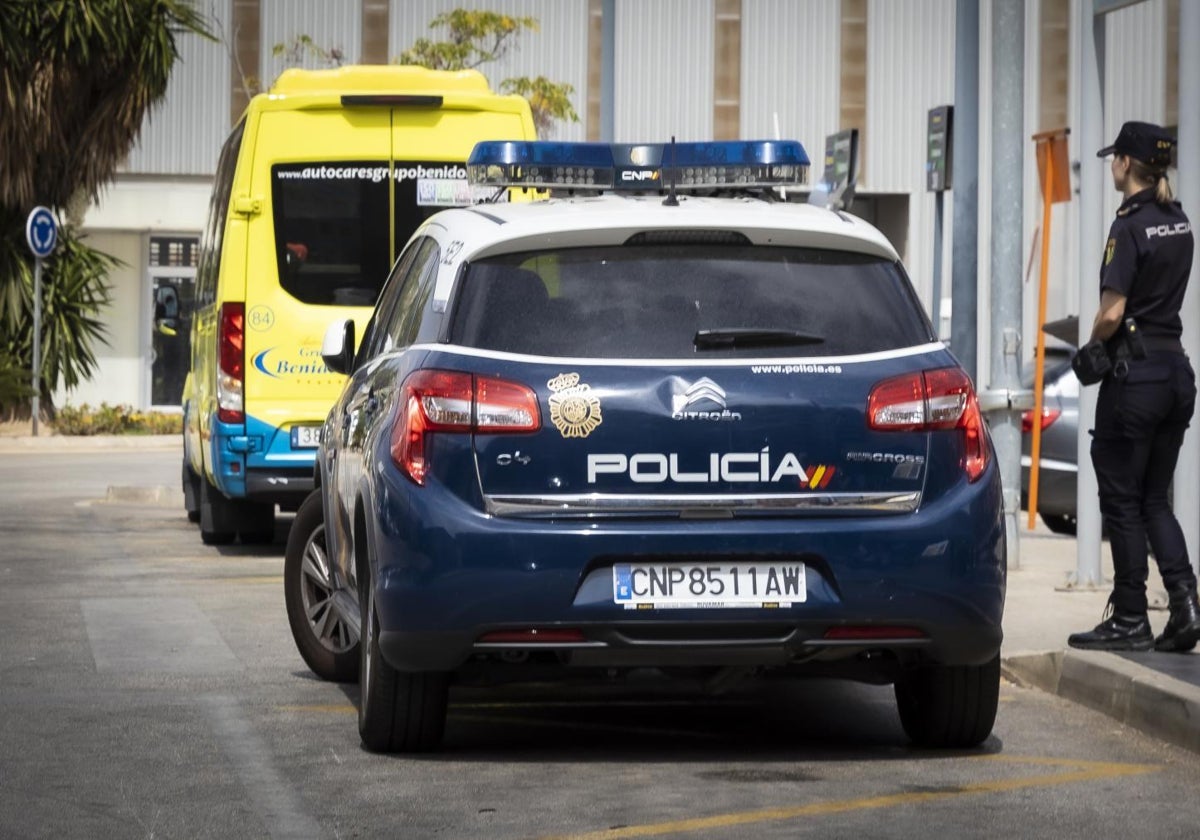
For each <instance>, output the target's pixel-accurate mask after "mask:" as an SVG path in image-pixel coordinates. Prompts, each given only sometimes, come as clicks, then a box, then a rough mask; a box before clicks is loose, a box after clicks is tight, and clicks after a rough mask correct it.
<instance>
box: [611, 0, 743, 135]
mask: <svg viewBox="0 0 1200 840" xmlns="http://www.w3.org/2000/svg"><path fill="white" fill-rule="evenodd" d="M616 7H617V13H616V15H617V20H616V41H617V46H616V67H615V71H616V72H615V75H616V85H615V86H616V100H617V101H616V103H615V108H614V119H613V122H614V126H613V134H614V139H615V140H616V141H617V142H619V143H632V142H637V141H647V142H652V141H667V140H670V139H671V137H672V136H674V137H675V139H676V140H680V141H684V140H711V139H712V134H713V129H712V124H713V3H712V0H617V3H616ZM747 46H748V45H747V44H746V42H745V40H743V42H742V49H743V50H745V49H747Z"/></svg>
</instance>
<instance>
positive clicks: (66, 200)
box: [0, 0, 212, 406]
mask: <svg viewBox="0 0 1200 840" xmlns="http://www.w3.org/2000/svg"><path fill="white" fill-rule="evenodd" d="M185 32H190V33H196V34H199V35H201V36H204V37H208V38H211V37H212V35H211V34H210V33H209V32H208V29H207V27H206V23H205V21H204V18H203V17H202V16H201V14H200V13H199V12H198V11H197V10H196V8H195V6H194V5H193V3H192V2H189V0H0V55H3V60H2V61H0V351H2V352H4V353H7V354H8V356H9V357H10V358H11V359H13V360H14V364H15V365H16V366H17V367H21V366H24V367H26V368H30V367H31V366H32V353H33V338H32V336H33V330H32V317H31V316H32V314H33V280H32V261H31V257H30V255H29V249H28V248H27V246H26V244H25V218H26V216H27V215H28V213H29V211H30V210H31V209H32V208H33V207H34V206H35V205H38V204H42V205H45V206H47V207H49V208H51V209H52V210H58V211H61V210H64V209H65V208H68V207H71V206H78V203H79V200H80V199H81V198H93V199H94V198H95V197H96V196H97V194H98V193H99V190H100V188H101V187H102V186H103V185H104V184H106V183H107V182H109V181H110V180H111V179H112V177H113V174H114V173H115V172H116V168H117V166H118V165H119V164H120V163H121V161H123V160H124V159H125V157H126V155H127V154H128V153H129V150H130V148H131V147H132V146H133V144H134V141H135V140H136V139H137V135H138V132H139V131H140V130H141V127H142V122H143V119H144V118H145V115H146V112H147V111H148V110H149V108H150V106H151V105H153V104H154V103H155V102H157V101H158V100H159V99H160V98H161V97H162V95H163V94H164V93H165V92H166V89H167V80H168V78H169V77H170V74H171V68H172V67H173V66H174V64H175V61H176V59H178V58H179V51H178V49H177V45H176V38H177V37H178V36H179V35H180V34H182V33H185ZM116 264H117V262H116V260H114V259H113V258H112V257H109V256H107V255H105V254H101V253H100V252H98V251H95V250H93V249H91V248H88V247H87V246H85V245H83V244H82V243H81V242H80V241H79V239H78V238H77V237H75V236H73V235H72V234H71V233H70V232H69V231H63V232H62V233H61V234H60V237H59V246H58V248H57V249H56V251H55V252H54V254H53V255H52V256H51V257H50V258H49V259H48V260H46V261H45V267H46V276H45V277H44V278H43V281H44V284H43V288H44V290H45V298H44V300H43V304H44V308H43V318H44V320H43V323H42V347H43V350H44V353H43V360H42V370H41V376H42V382H43V388H42V390H43V396H45V397H48V395H49V393H50V392H51V391H52V390H53V389H54V388H56V387H57V386H58V385H59V384H60V383H61V384H62V385H63V386H65V387H67V388H72V387H74V386H75V385H77V384H78V383H79V382H80V381H81V380H82V379H85V378H87V377H89V376H91V374H92V372H93V371H94V369H95V366H96V359H95V356H94V355H93V353H92V349H91V348H92V342H93V341H94V340H97V339H101V338H102V334H101V331H102V328H101V324H100V320H99V318H98V317H97V316H98V315H99V312H100V309H101V307H103V306H104V305H106V304H107V303H108V302H109V296H108V290H107V287H106V285H105V283H104V279H105V276H106V275H107V272H108V270H109V269H111V268H112V267H113V266H114V265H116ZM46 405H47V406H49V400H48V399H47V400H46Z"/></svg>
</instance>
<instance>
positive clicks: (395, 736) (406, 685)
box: [358, 580, 449, 753]
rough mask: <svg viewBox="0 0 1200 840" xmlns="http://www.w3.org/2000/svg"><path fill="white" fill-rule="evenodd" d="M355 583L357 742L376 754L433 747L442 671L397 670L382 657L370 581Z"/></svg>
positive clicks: (440, 713)
mask: <svg viewBox="0 0 1200 840" xmlns="http://www.w3.org/2000/svg"><path fill="white" fill-rule="evenodd" d="M360 586H361V587H362V590H363V592H364V593H365V595H364V597H362V598H361V599H360V604H361V605H362V609H361V612H362V629H361V633H360V635H359V640H360V641H359V654H360V656H361V665H360V668H359V686H360V695H361V696H360V697H359V701H358V734H359V737H360V738H361V739H362V744H363V746H364V747H365V748H366V749H368V750H370V751H371V752H377V753H392V752H426V751H428V750H432V749H433V748H435V747H436V746H437V745H438V744H439V743H440V742H441V740H442V733H443V732H444V731H445V728H446V704H447V699H448V694H449V681H448V678H447V675H446V674H444V673H439V672H408V671H398V670H396V669H395V668H393V667H392V666H391V665H389V664H388V663H387V662H386V661H385V660H384V658H383V656H382V654H381V653H380V651H379V616H378V614H377V613H376V611H375V596H374V593H373V591H372V585H371V583H370V581H369V580H367V581H362V582H361V583H360ZM364 601H365V603H363V602H364Z"/></svg>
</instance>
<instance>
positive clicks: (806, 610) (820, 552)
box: [368, 464, 1005, 671]
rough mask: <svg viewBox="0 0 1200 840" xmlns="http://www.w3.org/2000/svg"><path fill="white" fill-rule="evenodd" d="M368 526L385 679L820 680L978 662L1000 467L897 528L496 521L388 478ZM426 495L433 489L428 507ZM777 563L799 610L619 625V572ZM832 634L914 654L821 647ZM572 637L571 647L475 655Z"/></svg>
mask: <svg viewBox="0 0 1200 840" xmlns="http://www.w3.org/2000/svg"><path fill="white" fill-rule="evenodd" d="M380 478H381V480H380V482H379V483H378V484H377V486H376V499H375V500H374V501H373V503H372V508H371V510H370V514H369V516H368V520H369V521H370V522H371V525H370V527H371V528H372V531H373V533H372V535H371V537H372V540H371V541H372V548H373V550H372V555H373V558H374V562H375V564H376V567H375V568H374V569H373V574H374V580H375V598H376V604H377V609H378V612H379V621H380V630H381V634H380V647H381V650H382V653H383V655H384V657H385V658H386V659H387V661H388V662H389V663H391V664H392V666H393V667H396V668H399V669H401V670H406V671H447V670H454V669H457V668H459V667H460V666H462V665H464V664H465V663H467V662H468V661H470V660H471V659H472V658H474V657H477V656H480V655H491V654H502V653H504V652H505V651H509V652H516V653H517V654H521V653H523V652H526V651H546V650H552V651H555V652H556V654H558V656H559V660H560V661H561V662H562V663H564V664H568V665H579V666H602V667H621V666H630V667H635V666H656V667H672V666H690V665H746V666H754V665H763V666H798V667H802V668H803V667H806V666H808V665H811V666H813V667H814V668H817V669H819V668H820V667H823V665H827V664H830V663H836V662H841V661H849V660H861V659H863V658H864V657H865V658H867V659H869V658H870V657H871V656H876V655H880V654H883V655H885V656H884V657H882V658H890V659H891V661H892V662H893V663H894V662H896V661H901V662H904V663H911V662H917V661H927V662H936V663H942V664H981V663H983V662H986V661H988V660H990V659H991V658H992V657H994V656H995V655H996V654H997V653H998V652H999V649H1000V643H1001V639H1002V631H1001V618H1002V615H1003V608H1004V592H1005V549H1004V528H1003V520H1002V517H1001V493H1000V482H999V477H998V475H997V472H996V469H995V466H994V464H993V466H992V467H991V468H990V470H989V473H988V475H986V476H985V477H984V478H983V479H982V480H981V481H979V482H978V483H976V484H973V485H968V484H966V483H965V482H964V483H963V484H961V485H959V486H958V487H956V488H955V489H954V490H953V491H952V492H951V493H949V494H947V495H946V496H943V497H942V498H941V499H939V500H938V501H936V502H934V503H932V504H928V505H926V506H925V507H923V508H922V509H921V510H918V511H917V512H915V513H912V514H907V515H896V516H876V517H842V518H790V519H783V518H757V519H752V518H742V519H738V518H735V519H726V520H718V521H708V520H694V521H683V520H678V519H675V520H631V519H623V520H617V519H612V520H603V521H581V520H573V521H558V522H556V521H548V520H544V519H543V520H520V519H501V518H497V517H491V516H486V515H484V514H482V513H480V512H478V511H476V510H472V509H471V508H469V507H467V506H465V505H463V504H462V503H461V502H459V501H458V500H457V499H455V498H454V497H453V496H451V495H450V494H448V493H440V492H438V488H436V487H425V488H416V487H414V486H413V485H412V484H411V483H409V482H407V481H406V480H404V479H399V480H396V481H393V480H392V478H391V477H390V476H388V475H387V474H386V473H385V474H384V476H382V477H380ZM428 491H433V492H428ZM747 557H755V558H766V559H768V560H769V559H771V558H778V559H780V560H786V561H787V562H796V561H800V562H803V563H804V564H805V567H806V569H807V575H806V589H807V592H806V598H805V600H804V601H803V602H799V601H797V602H796V603H794V604H793V605H792V606H786V607H779V608H774V609H757V608H756V609H745V608H735V609H713V610H703V609H690V608H689V609H669V610H627V609H625V608H624V607H623V606H621V605H618V604H616V603H614V600H613V589H612V566H613V564H614V563H616V562H629V561H636V560H639V559H640V560H654V559H663V558H677V559H684V558H686V559H687V560H689V561H692V560H696V561H700V562H705V563H721V562H728V561H730V560H733V559H746V558H747ZM845 625H861V626H880V625H888V626H901V627H906V628H915V629H916V630H917V631H919V633H920V637H919V638H915V639H895V640H885V639H868V640H852V641H849V640H828V639H826V638H825V635H826V633H827V632H828V631H829V630H830V629H831V628H836V627H841V626H845ZM531 628H538V629H547V628H569V629H572V630H578V631H579V633H580V634H582V638H583V641H572V642H568V643H558V644H541V643H539V644H530V643H510V642H506V643H502V644H496V643H491V642H482V641H480V639H481V637H482V636H484V635H485V634H487V633H490V632H492V631H495V630H528V629H531Z"/></svg>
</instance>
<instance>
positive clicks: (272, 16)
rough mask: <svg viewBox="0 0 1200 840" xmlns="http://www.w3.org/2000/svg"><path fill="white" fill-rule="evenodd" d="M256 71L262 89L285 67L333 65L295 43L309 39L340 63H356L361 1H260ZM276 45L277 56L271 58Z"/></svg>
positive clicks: (360, 51)
mask: <svg viewBox="0 0 1200 840" xmlns="http://www.w3.org/2000/svg"><path fill="white" fill-rule="evenodd" d="M260 2H261V4H262V5H261V10H262V16H261V18H260V23H259V27H260V28H259V40H260V47H259V65H258V66H259V68H260V72H261V74H262V88H263V89H264V90H266V89H267V88H269V87H270V86H271V83H272V82H273V81H274V80H275V79H276V77H278V76H279V74H280V73H282V72H283V71H284V70H286V69H287V68H288V67H304V68H306V69H309V70H321V69H324V68H327V67H334V66H337V65H336V63H333V62H331V61H329V60H326V59H324V58H323V57H322V56H321V55H319V54H318V52H317V51H315V50H313V49H310V48H307V47H305V46H304V45H303V44H301V43H300V42H299V39H300V38H301V37H304V36H307V37H308V38H311V39H312V42H313V45H314V46H316V47H317V48H319V49H320V50H324V51H330V50H337V51H338V52H339V53H340V54H341V56H342V59H341V63H342V64H357V63H358V60H359V57H360V56H361V55H362V2H361V0H260ZM276 45H279V47H280V48H281V50H282V53H281V54H280V55H275V47H276Z"/></svg>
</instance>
